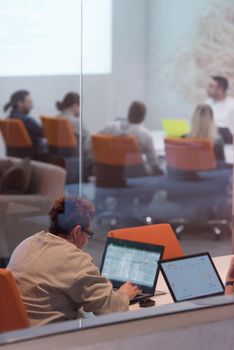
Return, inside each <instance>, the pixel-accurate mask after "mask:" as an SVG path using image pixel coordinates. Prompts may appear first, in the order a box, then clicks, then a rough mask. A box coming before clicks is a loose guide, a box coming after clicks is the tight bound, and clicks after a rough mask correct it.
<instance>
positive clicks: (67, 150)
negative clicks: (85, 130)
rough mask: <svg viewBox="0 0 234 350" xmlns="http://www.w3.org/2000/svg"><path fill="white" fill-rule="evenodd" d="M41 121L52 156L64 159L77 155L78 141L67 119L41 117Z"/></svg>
mask: <svg viewBox="0 0 234 350" xmlns="http://www.w3.org/2000/svg"><path fill="white" fill-rule="evenodd" d="M41 121H42V125H43V130H44V134H45V137H46V138H47V141H48V145H49V153H50V154H53V155H58V156H62V157H72V156H76V155H77V151H78V148H77V146H78V145H77V139H76V137H75V134H74V131H73V129H72V126H71V125H70V123H69V121H68V120H67V119H66V118H62V117H49V116H41Z"/></svg>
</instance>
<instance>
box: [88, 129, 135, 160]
mask: <svg viewBox="0 0 234 350" xmlns="http://www.w3.org/2000/svg"><path fill="white" fill-rule="evenodd" d="M92 144H93V154H94V158H95V161H96V162H97V163H101V164H107V165H137V164H142V157H141V153H140V150H139V146H138V144H137V141H136V139H135V138H134V137H133V136H110V135H103V134H95V135H93V136H92Z"/></svg>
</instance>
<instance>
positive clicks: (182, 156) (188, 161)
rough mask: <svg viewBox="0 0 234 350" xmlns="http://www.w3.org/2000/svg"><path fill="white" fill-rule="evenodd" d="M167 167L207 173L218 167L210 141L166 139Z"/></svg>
mask: <svg viewBox="0 0 234 350" xmlns="http://www.w3.org/2000/svg"><path fill="white" fill-rule="evenodd" d="M165 152H166V161H167V166H169V167H171V168H174V169H178V170H185V171H206V170H212V169H215V168H216V167H217V164H216V159H215V154H214V147H213V145H212V143H211V142H210V141H209V140H197V139H191V138H182V139H165Z"/></svg>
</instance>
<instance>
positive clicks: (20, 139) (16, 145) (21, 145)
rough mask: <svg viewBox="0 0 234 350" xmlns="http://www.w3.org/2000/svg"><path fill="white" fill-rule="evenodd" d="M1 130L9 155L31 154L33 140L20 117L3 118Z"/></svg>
mask: <svg viewBox="0 0 234 350" xmlns="http://www.w3.org/2000/svg"><path fill="white" fill-rule="evenodd" d="M0 131H1V133H2V136H3V139H4V141H5V144H6V147H7V155H8V156H12V157H25V156H31V155H32V153H33V147H32V140H31V137H30V135H29V133H28V131H27V129H26V128H25V125H24V123H23V122H22V120H20V119H16V118H11V119H1V120H0Z"/></svg>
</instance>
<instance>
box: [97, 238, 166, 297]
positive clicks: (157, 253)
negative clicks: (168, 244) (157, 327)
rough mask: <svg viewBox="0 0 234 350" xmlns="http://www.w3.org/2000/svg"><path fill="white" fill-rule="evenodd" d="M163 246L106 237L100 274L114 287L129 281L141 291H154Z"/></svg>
mask: <svg viewBox="0 0 234 350" xmlns="http://www.w3.org/2000/svg"><path fill="white" fill-rule="evenodd" d="M163 251H164V247H162V246H158V245H153V244H146V243H139V242H133V241H126V240H120V239H115V238H108V239H107V243H106V247H105V251H104V254H103V259H102V264H101V274H102V276H104V277H106V278H108V279H109V280H110V281H111V282H112V284H113V286H114V287H115V288H119V287H120V286H121V285H122V284H123V283H125V282H127V281H131V282H132V283H134V284H137V285H138V286H140V287H141V288H142V290H143V292H150V293H151V292H152V293H154V290H155V286H156V282H157V277H158V272H159V267H158V261H159V260H160V259H161V256H162V254H163Z"/></svg>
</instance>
